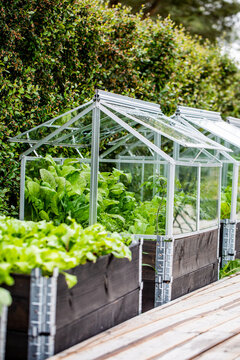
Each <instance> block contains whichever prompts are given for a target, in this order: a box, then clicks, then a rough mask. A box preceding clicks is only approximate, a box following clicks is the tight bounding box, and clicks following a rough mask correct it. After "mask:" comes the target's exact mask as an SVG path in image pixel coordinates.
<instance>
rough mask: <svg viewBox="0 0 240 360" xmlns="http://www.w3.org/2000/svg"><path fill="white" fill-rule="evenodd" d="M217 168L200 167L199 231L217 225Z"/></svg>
mask: <svg viewBox="0 0 240 360" xmlns="http://www.w3.org/2000/svg"><path fill="white" fill-rule="evenodd" d="M218 189H219V168H212V167H202V168H201V178H200V230H202V229H207V228H210V227H212V226H215V225H217V224H218Z"/></svg>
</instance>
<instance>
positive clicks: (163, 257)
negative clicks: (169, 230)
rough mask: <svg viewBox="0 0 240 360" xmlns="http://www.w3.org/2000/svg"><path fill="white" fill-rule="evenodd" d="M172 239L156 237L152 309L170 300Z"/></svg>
mask: <svg viewBox="0 0 240 360" xmlns="http://www.w3.org/2000/svg"><path fill="white" fill-rule="evenodd" d="M172 262H173V239H169V238H166V237H164V236H159V235H158V236H157V240H156V261H155V264H156V269H155V300H154V307H157V306H160V305H163V304H166V303H167V302H169V301H170V300H171V291H172Z"/></svg>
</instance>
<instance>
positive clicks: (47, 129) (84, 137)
mask: <svg viewBox="0 0 240 360" xmlns="http://www.w3.org/2000/svg"><path fill="white" fill-rule="evenodd" d="M88 107H89V106H87V107H86V109H87V108H88ZM83 110H84V109H83V108H81V109H80V110H78V111H77V110H76V111H73V112H71V113H68V114H67V115H61V116H60V117H59V118H57V119H56V120H54V119H53V120H50V121H48V122H47V123H44V124H42V125H40V126H38V127H36V128H33V129H31V130H29V131H27V132H26V133H23V134H20V135H19V136H18V137H17V138H18V139H19V140H20V141H24V142H29V143H33V144H34V143H36V142H38V141H40V140H42V139H43V138H44V137H46V136H48V135H51V134H53V133H54V132H55V131H57V130H58V129H60V127H61V126H62V125H64V124H65V123H66V122H67V121H69V120H71V119H72V120H73V119H74V118H75V116H73V115H74V114H75V113H77V116H78V115H79V114H80V113H81V112H82V111H83ZM91 126H92V111H91V110H89V112H88V113H87V114H85V115H84V116H82V117H81V118H76V121H74V122H73V123H72V124H70V125H69V126H68V127H66V128H65V129H61V131H60V132H58V133H57V134H55V135H53V136H52V137H51V138H50V139H49V140H47V142H45V144H48V145H54V146H55V145H58V146H81V145H82V146H83V147H84V144H88V143H90V142H91V135H90V136H88V134H89V132H90V133H91Z"/></svg>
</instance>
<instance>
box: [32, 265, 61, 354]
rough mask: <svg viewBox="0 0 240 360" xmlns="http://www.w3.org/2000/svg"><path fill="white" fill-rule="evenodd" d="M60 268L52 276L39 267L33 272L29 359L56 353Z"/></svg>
mask: <svg viewBox="0 0 240 360" xmlns="http://www.w3.org/2000/svg"><path fill="white" fill-rule="evenodd" d="M57 277H58V269H54V272H53V275H52V276H51V277H45V276H42V272H41V270H40V269H39V268H36V269H33V270H32V273H31V286H30V304H29V307H30V308H29V326H28V360H45V359H47V358H49V357H50V356H52V355H54V338H55V333H56V297H57Z"/></svg>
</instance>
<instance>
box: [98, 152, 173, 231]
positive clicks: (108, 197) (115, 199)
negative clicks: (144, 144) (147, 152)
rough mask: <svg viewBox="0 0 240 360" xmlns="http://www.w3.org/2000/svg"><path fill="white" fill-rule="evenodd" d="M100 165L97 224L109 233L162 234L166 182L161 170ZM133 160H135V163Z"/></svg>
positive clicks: (139, 164) (121, 164) (140, 164)
mask: <svg viewBox="0 0 240 360" xmlns="http://www.w3.org/2000/svg"><path fill="white" fill-rule="evenodd" d="M128 158H129V157H123V156H122V157H121V158H119V160H121V162H116V163H114V160H113V161H112V162H107V163H106V162H102V161H100V164H99V166H100V167H99V176H98V221H99V222H100V223H102V224H104V225H105V226H106V227H107V229H108V230H109V231H118V232H128V233H132V234H150V235H153V234H156V233H158V234H161V235H163V234H164V233H165V219H166V193H167V179H166V178H165V177H164V176H163V173H164V166H163V165H160V166H159V167H158V170H159V171H160V172H159V173H158V174H156V175H154V171H156V167H155V166H154V165H153V164H150V163H144V162H143V161H142V159H141V158H139V160H141V161H139V162H137V161H136V162H135V163H133V162H131V163H129V162H124V160H128ZM136 160H137V159H136Z"/></svg>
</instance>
